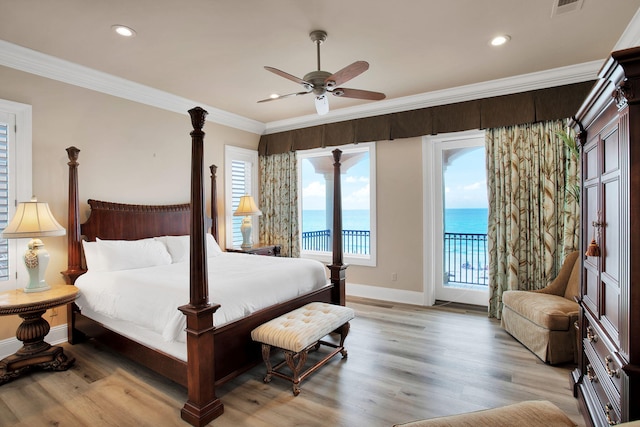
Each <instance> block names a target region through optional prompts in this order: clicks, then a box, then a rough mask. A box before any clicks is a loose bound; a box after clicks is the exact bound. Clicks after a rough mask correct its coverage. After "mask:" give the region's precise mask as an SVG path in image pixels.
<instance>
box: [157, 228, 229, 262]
mask: <svg viewBox="0 0 640 427" xmlns="http://www.w3.org/2000/svg"><path fill="white" fill-rule="evenodd" d="M190 238H191V236H189V235H188V234H187V235H184V236H162V237H156V238H155V239H156V240H158V241H160V242H162V243H164V244H165V245H166V247H167V250H168V251H169V253H170V254H171V259H172V262H174V263H176V262H184V261H189V242H190ZM206 241H207V256H209V257H211V256H217V255H219V254H221V253H222V249H220V246H218V243H217V242H216V239H214V238H213V236H212V235H211V234H208V233H207V237H206Z"/></svg>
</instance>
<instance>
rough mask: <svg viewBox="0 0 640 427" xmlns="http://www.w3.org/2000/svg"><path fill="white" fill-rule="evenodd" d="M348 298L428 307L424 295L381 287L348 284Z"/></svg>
mask: <svg viewBox="0 0 640 427" xmlns="http://www.w3.org/2000/svg"><path fill="white" fill-rule="evenodd" d="M346 292H347V296H354V297H360V298H370V299H376V300H381V301H389V302H397V303H401V304H412V305H426V304H425V299H424V294H423V293H422V292H416V291H404V290H401V289H391V288H382V287H380V286H370V285H358V284H356V283H347V290H346Z"/></svg>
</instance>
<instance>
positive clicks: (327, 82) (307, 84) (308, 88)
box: [258, 30, 385, 115]
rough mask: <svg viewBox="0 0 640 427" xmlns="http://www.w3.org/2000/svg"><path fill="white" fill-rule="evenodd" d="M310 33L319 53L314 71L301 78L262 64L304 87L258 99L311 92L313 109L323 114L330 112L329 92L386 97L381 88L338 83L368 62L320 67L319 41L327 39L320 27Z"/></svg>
mask: <svg viewBox="0 0 640 427" xmlns="http://www.w3.org/2000/svg"><path fill="white" fill-rule="evenodd" d="M309 37H310V38H311V41H313V42H314V43H315V44H316V50H317V57H318V70H317V71H311V72H310V73H307V74H305V75H304V77H303V78H298V77H296V76H293V75H291V74H289V73H285V72H284V71H281V70H278V69H277V68H273V67H268V66H265V67H264V68H265V70H267V71H271V72H272V73H274V74H277V75H279V76H281V77H284V78H285V79H289V80H291V81H294V82H296V83H299V84H301V85H302V87H303V88H304V91H302V92H294V93H290V94H287V95H272V96H271V97H270V98H267V99H262V100H260V101H258V102H267V101H275V100H276V99H282V98H289V97H292V96H298V95H306V94H308V93H313V94H314V95H315V103H316V111H317V112H318V114H320V115H323V114H327V113H328V112H329V99H328V98H327V94H328V93H331V94H333V95H334V96H340V97H344V98H357V99H369V100H372V101H378V100H381V99H384V98H385V94H384V93H380V92H371V91H368V90H360V89H349V88H346V87H338V86H340V85H342V84H343V83H346V82H348V81H349V80H351V79H352V78H354V77H356V76H359V75H360V74H362V73H364V72H365V71H367V70H368V69H369V63H368V62H366V61H356V62H354V63H353V64H351V65H347V66H346V67H344V68H343V69H341V70H340V71H338V72H336V73H333V74H332V73H329V72H328V71H322V70H321V69H320V45H321V44H322V42H324V41H325V40H326V39H327V33H326V32H325V31H322V30H316V31H312V32H311V33H310V34H309Z"/></svg>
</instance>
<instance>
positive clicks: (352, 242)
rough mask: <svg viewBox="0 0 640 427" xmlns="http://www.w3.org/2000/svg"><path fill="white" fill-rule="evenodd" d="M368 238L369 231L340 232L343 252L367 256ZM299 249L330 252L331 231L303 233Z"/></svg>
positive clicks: (369, 240)
mask: <svg viewBox="0 0 640 427" xmlns="http://www.w3.org/2000/svg"><path fill="white" fill-rule="evenodd" d="M370 237H371V232H370V231H369V230H342V250H343V252H344V253H346V254H357V255H369V247H370V244H371V243H370V242H371V239H370ZM301 247H302V250H303V251H318V252H331V250H332V247H331V230H319V231H305V232H303V233H302V242H301Z"/></svg>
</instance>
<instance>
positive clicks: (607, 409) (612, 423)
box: [604, 403, 619, 426]
mask: <svg viewBox="0 0 640 427" xmlns="http://www.w3.org/2000/svg"><path fill="white" fill-rule="evenodd" d="M611 411H613V405H611V403H607V404H606V405H604V413H605V414H606V416H607V424H609V425H610V426H615V425H616V424H619V421H615V420H614V419H613V418H611Z"/></svg>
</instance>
